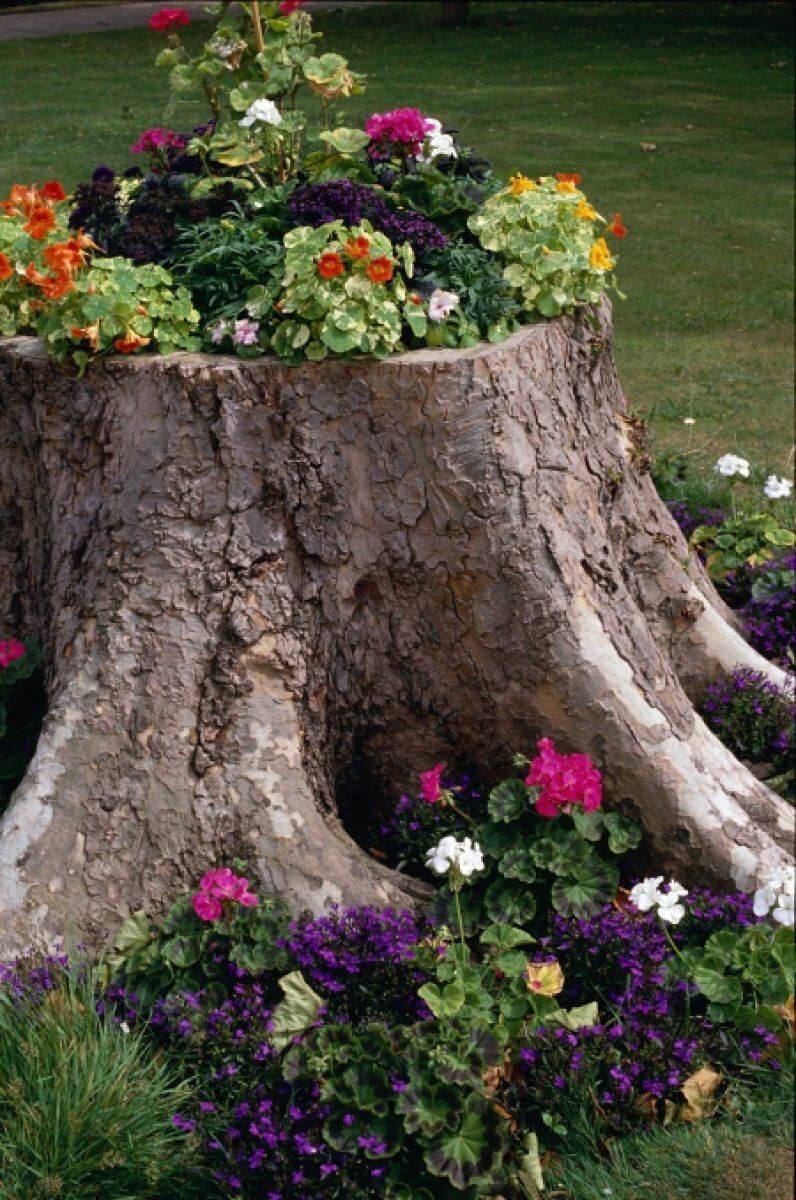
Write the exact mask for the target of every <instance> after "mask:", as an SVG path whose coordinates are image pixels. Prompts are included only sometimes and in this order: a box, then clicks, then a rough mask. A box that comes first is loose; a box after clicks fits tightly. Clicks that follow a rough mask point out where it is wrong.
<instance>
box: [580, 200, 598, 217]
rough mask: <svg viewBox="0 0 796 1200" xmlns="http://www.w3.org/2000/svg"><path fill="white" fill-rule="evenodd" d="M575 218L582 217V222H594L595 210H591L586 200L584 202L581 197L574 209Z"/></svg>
mask: <svg viewBox="0 0 796 1200" xmlns="http://www.w3.org/2000/svg"><path fill="white" fill-rule="evenodd" d="M575 216H576V217H582V219H583V220H584V221H596V220H597V209H596V208H592V206H591V205H590V204H589V202H588V200H585V199H584V198H583V197H581V199H580V200H579V202H578V207H577V208H576V209H575Z"/></svg>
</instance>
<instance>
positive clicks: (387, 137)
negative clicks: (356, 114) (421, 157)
mask: <svg viewBox="0 0 796 1200" xmlns="http://www.w3.org/2000/svg"><path fill="white" fill-rule="evenodd" d="M433 128H434V124H433V122H432V121H429V120H427V118H426V117H424V116H423V114H422V113H421V112H420V110H419V109H417V108H394V109H392V111H391V112H385V113H373V114H372V115H371V116H369V117H368V119H367V121H366V122H365V133H366V134H367V135H368V137H369V138H370V140H371V142H373V144H374V147H375V149H376V150H377V151H379V150H387V149H389V148H390V147H391V146H397V147H400V148H401V149H403V150H407V151H408V152H409V153H410V154H412V155H417V154H419V153H420V151H421V150H422V149H423V142H424V141H425V140H426V137H427V136H428V134H429V133H431V132H432V130H433Z"/></svg>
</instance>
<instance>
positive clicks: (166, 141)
mask: <svg viewBox="0 0 796 1200" xmlns="http://www.w3.org/2000/svg"><path fill="white" fill-rule="evenodd" d="M184 146H185V138H184V137H183V136H182V134H180V133H176V132H175V131H174V130H173V129H164V128H163V126H162V125H156V126H155V127H154V129H145V130H144V131H143V133H140V134H139V135H138V137H137V138H136V140H135V141H134V142H133V144H132V146H131V147H130V149H131V151H132V152H133V154H152V155H159V154H163V153H164V152H165V151H167V150H182V148H183V147H184Z"/></svg>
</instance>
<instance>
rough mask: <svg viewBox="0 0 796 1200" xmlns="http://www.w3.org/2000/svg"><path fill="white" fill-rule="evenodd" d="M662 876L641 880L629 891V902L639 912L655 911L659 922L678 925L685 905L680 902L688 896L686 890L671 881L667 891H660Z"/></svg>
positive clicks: (683, 914)
mask: <svg viewBox="0 0 796 1200" xmlns="http://www.w3.org/2000/svg"><path fill="white" fill-rule="evenodd" d="M662 885H663V876H662V875H654V876H653V877H652V878H651V879H642V881H641V883H637V884H636V886H635V887H634V888H632V889H631V891H630V900H631V902H632V903H633V904H635V906H636V908H637V909H638V910H639V912H650V910H651V909H653V908H654V909H655V910H656V913H657V916H658V917H659V918H660V920H661V921H666V922H667V924H669V925H679V923H680V922H681V921H682V919H683V917H684V916H685V905H684V904H681V903H680V901H681V900H682V899H683V897H684V896H687V895H688V891H687V889H686V888H684V887H683V886H682V884H680V883H677V881H676V880H674V879H671V880H670V881H669V885H668V891H665V892H664V891H662V890H661V888H662Z"/></svg>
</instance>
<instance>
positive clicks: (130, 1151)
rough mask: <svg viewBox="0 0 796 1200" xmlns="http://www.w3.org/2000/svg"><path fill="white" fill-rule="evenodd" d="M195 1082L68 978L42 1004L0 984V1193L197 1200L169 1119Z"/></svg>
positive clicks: (189, 1155)
mask: <svg viewBox="0 0 796 1200" xmlns="http://www.w3.org/2000/svg"><path fill="white" fill-rule="evenodd" d="M186 1093H187V1089H186V1087H185V1085H184V1084H181V1083H178V1082H177V1080H176V1078H175V1075H174V1073H173V1071H172V1070H171V1069H170V1068H169V1067H168V1066H167V1065H166V1064H165V1063H164V1062H162V1061H160V1060H159V1059H158V1058H157V1057H155V1056H153V1054H152V1052H151V1050H150V1049H149V1047H148V1046H147V1044H146V1042H145V1041H144V1040H143V1039H142V1038H141V1037H140V1036H139V1035H138V1034H136V1033H134V1032H130V1033H126V1032H125V1031H124V1030H123V1029H122V1028H120V1027H118V1026H117V1025H115V1024H113V1023H111V1022H110V1021H108V1020H106V1019H104V1018H101V1017H99V1016H98V1015H97V1014H96V1012H95V1010H94V1004H93V999H92V990H91V987H90V986H89V985H88V984H86V983H77V982H75V981H73V980H69V979H65V980H64V983H63V984H62V986H60V987H59V988H57V989H56V990H54V991H52V992H50V993H48V994H47V996H46V997H45V999H44V1000H43V1001H41V1002H40V1003H33V1002H32V1003H29V1004H28V1003H24V1004H19V1003H14V1002H12V1001H11V999H10V998H9V996H8V994H3V993H0V1200H51V1198H53V1197H57V1198H58V1200H145V1198H147V1197H152V1200H155V1198H157V1200H192V1198H195V1200H199V1197H200V1196H201V1197H205V1196H208V1195H209V1194H211V1193H210V1192H208V1187H211V1186H212V1185H210V1184H208V1181H207V1180H205V1181H203V1182H202V1184H201V1185H199V1184H198V1183H197V1182H196V1181H195V1179H194V1178H193V1176H192V1168H193V1163H194V1147H193V1144H192V1143H191V1141H190V1140H189V1139H186V1138H185V1135H184V1134H182V1133H180V1132H179V1131H178V1130H176V1129H175V1128H174V1127H173V1126H172V1124H171V1116H172V1113H173V1112H174V1111H175V1110H177V1109H178V1108H179V1106H180V1104H181V1103H183V1102H184V1099H185V1096H186Z"/></svg>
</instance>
